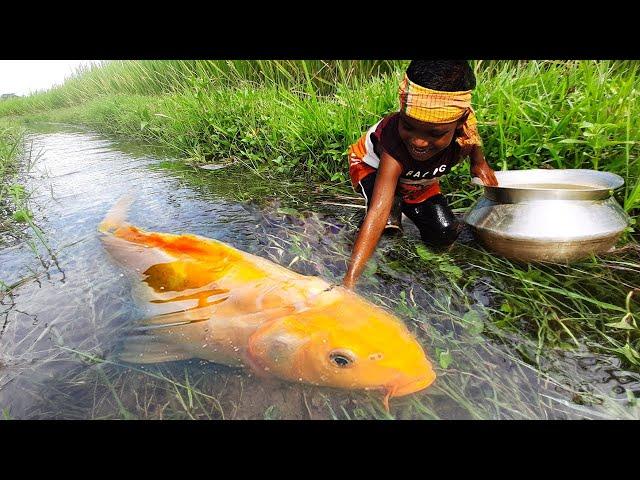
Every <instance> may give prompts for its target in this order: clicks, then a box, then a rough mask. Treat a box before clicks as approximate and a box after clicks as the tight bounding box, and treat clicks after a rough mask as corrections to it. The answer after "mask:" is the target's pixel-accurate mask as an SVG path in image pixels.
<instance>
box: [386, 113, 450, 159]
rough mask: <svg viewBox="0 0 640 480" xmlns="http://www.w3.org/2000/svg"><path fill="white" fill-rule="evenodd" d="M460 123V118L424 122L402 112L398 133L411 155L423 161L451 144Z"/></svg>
mask: <svg viewBox="0 0 640 480" xmlns="http://www.w3.org/2000/svg"><path fill="white" fill-rule="evenodd" d="M459 124H461V122H460V120H454V121H453V122H449V123H429V122H422V121H420V120H416V119H415V118H411V117H409V116H408V115H406V114H405V113H404V112H400V121H399V122H398V133H399V134H400V138H401V139H402V141H403V142H404V144H405V146H406V147H407V150H408V151H409V155H411V156H412V157H413V159H414V160H417V161H419V162H423V161H425V160H429V159H430V158H431V157H433V156H434V155H435V154H436V153H438V152H439V151H441V150H443V149H445V148H447V147H448V146H449V144H450V143H451V140H452V139H453V135H454V133H455V131H456V128H457V127H458V125H459Z"/></svg>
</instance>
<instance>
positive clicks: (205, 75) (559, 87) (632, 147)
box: [0, 61, 640, 215]
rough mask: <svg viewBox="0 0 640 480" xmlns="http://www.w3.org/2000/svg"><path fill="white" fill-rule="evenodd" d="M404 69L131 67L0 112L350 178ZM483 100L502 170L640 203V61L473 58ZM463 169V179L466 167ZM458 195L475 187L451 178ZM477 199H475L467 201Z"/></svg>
mask: <svg viewBox="0 0 640 480" xmlns="http://www.w3.org/2000/svg"><path fill="white" fill-rule="evenodd" d="M406 64H407V62H402V61H396V62H373V61H366V62H347V61H341V62H319V61H299V62H294V61H279V62H277V61H274V62H266V61H260V62H257V61H256V62H254V61H235V62H223V61H197V62H195V61H194V62H188V61H165V62H161V61H160V62H159V61H127V62H112V63H108V64H106V65H105V66H103V67H101V68H93V69H86V70H84V71H80V72H78V75H77V76H76V77H74V78H71V79H70V80H68V81H67V82H66V83H65V84H64V85H62V86H61V87H57V88H54V89H52V90H50V91H48V92H45V93H41V94H36V95H33V96H31V97H28V98H18V99H11V100H8V101H5V102H2V103H0V116H22V118H25V119H28V120H50V121H60V122H69V123H82V124H86V125H89V126H91V127H92V128H94V129H96V130H98V131H101V132H104V133H109V134H117V135H123V136H127V137H134V138H137V139H141V140H144V141H148V142H154V143H155V142H158V143H160V144H162V145H163V146H166V147H169V148H170V149H171V150H172V151H173V152H174V153H175V155H176V156H178V157H180V158H184V159H187V160H189V161H194V162H210V161H211V162H216V161H221V160H224V159H234V160H237V161H240V162H242V163H244V164H245V165H246V166H247V167H249V168H251V169H253V170H256V171H259V172H263V173H264V172H267V173H268V172H273V173H281V174H289V175H295V176H306V177H307V178H313V179H318V180H330V181H335V182H340V181H342V182H346V180H347V168H346V161H345V157H344V153H345V152H346V149H347V147H348V146H349V144H350V143H352V142H354V141H355V140H357V138H358V137H359V135H361V133H362V131H363V130H364V129H365V128H367V127H368V126H370V125H371V124H372V123H374V122H375V121H377V120H378V119H379V118H380V117H381V116H382V115H384V114H386V113H389V112H392V111H394V110H395V109H396V108H397V98H396V97H397V86H398V82H399V79H400V78H401V76H402V73H403V69H404V67H405V66H406ZM473 65H474V69H475V71H476V75H477V80H478V87H477V88H476V90H475V92H474V105H475V108H476V111H477V114H478V118H479V123H480V127H479V128H480V132H481V134H482V137H483V139H484V143H485V151H486V156H487V158H488V159H489V161H490V163H492V164H493V166H494V167H495V168H500V169H522V168H536V167H552V168H593V169H598V170H607V171H611V172H615V173H618V174H620V175H622V176H623V177H624V178H625V181H626V185H625V188H624V192H622V193H621V195H620V198H619V200H620V201H621V202H623V203H624V206H625V208H626V210H627V211H628V212H630V213H632V214H634V215H636V214H637V208H638V206H639V204H640V181H639V178H640V162H639V161H638V152H639V151H640V143H639V142H638V140H637V139H638V137H639V133H640V101H639V100H640V98H639V97H640V76H638V70H639V67H638V64H637V63H636V62H616V61H604V62H595V61H569V62H556V61H532V62H515V61H509V62H496V61H493V62H482V61H476V62H473ZM460 170H463V171H464V170H466V167H465V166H464V165H463V166H461V167H460ZM445 182H446V183H448V185H446V187H447V188H448V190H449V191H454V192H457V191H460V192H462V191H464V190H466V187H465V185H466V184H467V178H466V177H465V176H464V175H462V176H455V175H451V176H449V178H447V179H446V181H445ZM464 203H467V202H464Z"/></svg>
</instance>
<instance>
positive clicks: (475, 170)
mask: <svg viewBox="0 0 640 480" xmlns="http://www.w3.org/2000/svg"><path fill="white" fill-rule="evenodd" d="M471 176H472V177H478V178H479V179H480V180H481V181H482V183H483V184H485V185H487V186H489V187H497V186H498V179H497V178H496V174H495V172H494V171H493V169H492V168H491V167H490V166H489V164H488V163H487V162H486V161H483V162H478V163H476V164H474V165H471Z"/></svg>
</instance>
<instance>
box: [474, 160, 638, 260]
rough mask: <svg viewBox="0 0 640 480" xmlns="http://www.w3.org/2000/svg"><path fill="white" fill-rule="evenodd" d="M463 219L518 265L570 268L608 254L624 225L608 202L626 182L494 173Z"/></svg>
mask: <svg viewBox="0 0 640 480" xmlns="http://www.w3.org/2000/svg"><path fill="white" fill-rule="evenodd" d="M496 178H497V179H498V186H497V187H489V186H484V185H483V184H482V182H481V181H480V180H479V179H477V178H474V179H473V180H472V183H474V184H476V185H483V186H484V195H483V196H482V197H480V198H479V199H478V201H477V202H476V203H475V204H474V206H473V207H472V208H471V209H470V210H469V212H468V213H467V214H466V216H465V221H466V222H467V223H468V224H469V225H470V226H471V228H472V229H473V231H474V233H475V234H476V236H477V237H478V238H479V239H480V241H481V242H482V243H483V244H484V245H485V246H486V247H487V248H488V249H489V250H493V251H494V252H496V253H498V254H500V255H503V256H505V257H508V258H512V259H515V260H522V261H538V262H560V263H564V262H570V261H574V260H578V259H580V258H584V257H587V256H589V255H590V254H592V253H595V254H597V253H601V252H605V251H607V250H609V249H611V248H612V247H613V246H614V245H615V243H616V241H617V240H618V238H619V237H620V234H621V233H622V231H623V230H624V229H625V228H626V226H627V225H628V217H627V215H626V213H625V212H624V210H622V208H621V207H620V206H619V205H618V203H617V202H616V200H615V199H614V198H613V197H612V194H613V190H614V189H616V188H619V187H621V186H622V185H623V184H624V180H623V179H622V177H620V176H619V175H616V174H613V173H608V172H598V171H595V170H581V169H566V170H504V171H497V172H496Z"/></svg>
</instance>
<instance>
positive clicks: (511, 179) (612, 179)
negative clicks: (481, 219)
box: [471, 168, 624, 203]
mask: <svg viewBox="0 0 640 480" xmlns="http://www.w3.org/2000/svg"><path fill="white" fill-rule="evenodd" d="M495 174H496V178H497V179H498V186H497V187H491V186H488V185H484V184H483V183H482V181H481V180H480V179H479V178H477V177H474V178H473V179H472V180H471V183H473V184H475V185H480V186H483V187H484V195H485V196H486V197H487V198H489V199H491V200H493V201H496V202H502V203H518V202H522V201H527V200H604V199H606V198H608V197H610V196H611V195H612V194H613V191H614V190H615V189H617V188H620V187H621V186H622V185H624V179H623V178H622V177H621V176H620V175H617V174H615V173H611V172H600V171H598V170H588V169H578V168H576V169H526V170H499V171H496V172H495ZM527 183H530V184H539V183H565V184H572V185H584V186H585V188H572V189H557V188H536V187H533V188H522V185H526V184H527ZM511 185H517V187H512V186H511Z"/></svg>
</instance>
